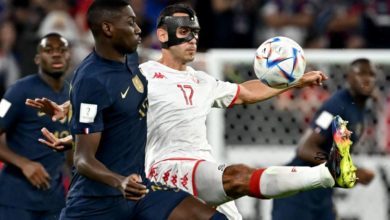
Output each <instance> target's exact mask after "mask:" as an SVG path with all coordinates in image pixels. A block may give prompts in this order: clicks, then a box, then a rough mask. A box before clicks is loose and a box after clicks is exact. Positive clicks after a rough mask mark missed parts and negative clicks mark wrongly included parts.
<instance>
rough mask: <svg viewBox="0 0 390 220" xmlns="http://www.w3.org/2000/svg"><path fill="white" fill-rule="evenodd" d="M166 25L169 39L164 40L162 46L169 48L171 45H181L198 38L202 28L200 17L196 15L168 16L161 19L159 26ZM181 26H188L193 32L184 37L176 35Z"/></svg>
mask: <svg viewBox="0 0 390 220" xmlns="http://www.w3.org/2000/svg"><path fill="white" fill-rule="evenodd" d="M161 25H165V26H166V27H167V31H168V41H166V42H162V43H161V47H162V48H166V49H167V48H169V47H171V46H175V45H179V44H182V43H185V42H189V41H191V40H192V39H194V38H195V39H196V40H198V33H199V30H200V26H199V22H198V18H197V17H196V16H195V15H194V16H166V17H164V18H162V19H161V21H160V24H159V25H158V26H159V27H160V26H161ZM179 27H187V28H190V29H191V33H189V35H188V36H186V37H184V38H178V37H177V36H176V30H177V28H179Z"/></svg>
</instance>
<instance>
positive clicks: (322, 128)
mask: <svg viewBox="0 0 390 220" xmlns="http://www.w3.org/2000/svg"><path fill="white" fill-rule="evenodd" d="M336 115H339V116H341V118H342V119H343V120H345V121H348V124H347V128H348V130H350V131H352V135H351V140H352V142H353V143H354V144H355V143H356V142H357V141H358V140H359V138H360V137H361V136H362V134H363V130H364V107H362V106H359V105H357V104H356V103H355V101H354V100H353V98H352V96H351V94H350V92H349V91H348V90H347V89H343V90H340V91H338V92H336V93H335V94H334V95H333V96H332V97H331V98H330V99H329V100H327V101H326V102H325V103H324V104H323V105H322V106H321V108H320V109H319V110H318V111H317V112H316V114H315V115H314V118H313V120H312V122H311V124H310V126H311V128H312V129H313V130H314V131H315V132H317V133H319V134H321V135H322V136H323V137H325V141H324V143H322V144H321V145H320V147H321V149H322V150H323V151H324V152H330V149H331V147H332V144H333V135H332V120H333V117H334V116H336ZM290 165H297V166H308V165H311V164H309V163H307V162H304V161H302V160H300V159H298V158H295V159H294V160H293V162H292V163H291V164H290Z"/></svg>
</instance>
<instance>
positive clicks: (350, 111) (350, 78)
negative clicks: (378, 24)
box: [272, 58, 376, 220]
mask: <svg viewBox="0 0 390 220" xmlns="http://www.w3.org/2000/svg"><path fill="white" fill-rule="evenodd" d="M375 80H376V73H375V71H374V68H373V66H372V64H371V62H370V61H369V60H368V59H364V58H361V59H356V60H354V61H352V63H351V64H350V66H349V71H348V73H347V82H348V87H347V88H345V89H342V90H340V91H337V92H336V93H335V94H334V95H333V96H332V97H331V98H330V99H329V100H328V101H326V102H325V103H324V104H323V105H322V107H321V108H320V109H319V110H318V111H317V113H316V114H315V116H314V118H313V120H312V122H311V126H310V128H309V129H308V130H307V131H306V133H305V134H304V135H303V137H302V139H301V141H300V144H299V147H298V150H297V154H296V156H295V157H294V159H293V160H292V161H291V162H290V163H289V164H288V165H289V166H315V165H317V164H320V163H323V161H324V160H321V159H320V160H318V157H317V155H318V153H320V155H321V154H322V155H326V154H328V153H329V151H330V149H331V147H332V143H333V137H332V128H331V122H332V119H333V117H334V116H336V115H339V116H341V117H342V118H343V119H344V120H346V121H348V122H349V123H348V129H349V130H351V131H352V134H351V140H352V142H353V143H357V142H358V140H359V138H360V137H361V135H362V134H363V128H364V106H365V103H366V101H367V100H368V98H369V97H370V96H371V95H372V92H373V90H374V88H375ZM315 158H317V159H315ZM356 175H357V177H358V179H357V183H361V184H364V185H366V184H368V183H370V182H371V180H372V179H373V177H374V173H373V172H372V171H371V170H368V169H364V168H358V170H357V172H356ZM332 191H333V190H332V189H316V190H313V191H308V192H303V193H300V194H298V195H296V196H293V197H289V198H284V199H276V200H274V203H273V211H272V217H273V220H285V219H300V220H312V219H316V220H334V219H336V212H335V209H334V207H333V202H332Z"/></svg>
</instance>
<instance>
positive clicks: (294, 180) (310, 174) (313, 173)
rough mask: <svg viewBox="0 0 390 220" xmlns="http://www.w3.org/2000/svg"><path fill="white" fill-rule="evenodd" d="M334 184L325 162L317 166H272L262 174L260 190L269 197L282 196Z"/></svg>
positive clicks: (328, 186)
mask: <svg viewBox="0 0 390 220" xmlns="http://www.w3.org/2000/svg"><path fill="white" fill-rule="evenodd" d="M334 184H335V182H334V180H333V177H332V175H331V174H330V172H329V170H328V168H327V167H326V166H325V163H323V164H321V165H318V166H315V167H299V166H297V167H293V166H291V167H290V166H272V167H268V168H267V169H265V170H264V172H263V174H262V175H261V178H260V191H261V194H262V195H264V196H265V197H267V198H281V197H287V196H291V195H293V194H296V193H298V192H302V191H307V190H310V189H315V188H330V187H333V185H334Z"/></svg>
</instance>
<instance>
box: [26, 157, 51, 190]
mask: <svg viewBox="0 0 390 220" xmlns="http://www.w3.org/2000/svg"><path fill="white" fill-rule="evenodd" d="M21 170H22V172H23V174H24V176H25V177H26V178H27V180H28V181H29V182H30V183H31V184H32V185H33V186H35V187H36V188H38V189H42V190H47V189H49V188H50V176H49V174H48V173H47V171H46V169H45V168H44V167H43V166H42V164H40V163H38V162H34V161H27V162H25V163H24V164H23V165H22V166H21Z"/></svg>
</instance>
